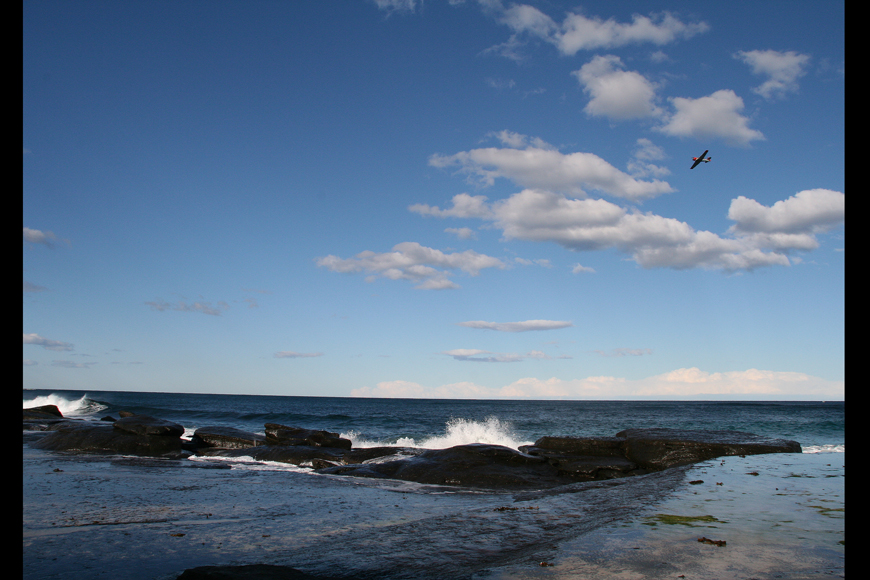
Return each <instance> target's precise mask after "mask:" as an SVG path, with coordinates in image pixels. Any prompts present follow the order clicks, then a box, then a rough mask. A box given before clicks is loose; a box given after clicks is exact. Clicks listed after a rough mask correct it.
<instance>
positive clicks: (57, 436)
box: [31, 421, 181, 456]
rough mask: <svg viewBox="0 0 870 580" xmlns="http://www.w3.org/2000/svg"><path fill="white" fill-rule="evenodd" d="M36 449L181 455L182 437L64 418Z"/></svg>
mask: <svg viewBox="0 0 870 580" xmlns="http://www.w3.org/2000/svg"><path fill="white" fill-rule="evenodd" d="M115 424H117V423H115ZM31 445H32V446H33V447H36V448H37V449H45V450H49V451H73V452H80V453H114V454H121V455H147V456H166V455H171V456H179V455H180V453H181V439H180V438H179V437H168V436H165V435H164V436H149V435H143V434H140V433H133V432H130V431H124V430H121V429H116V428H114V427H113V426H112V425H109V424H107V423H104V422H101V421H65V422H61V423H56V424H54V425H51V426H50V427H49V428H48V433H47V434H46V435H45V436H44V437H42V438H41V439H39V440H38V441H35V442H33V443H31Z"/></svg>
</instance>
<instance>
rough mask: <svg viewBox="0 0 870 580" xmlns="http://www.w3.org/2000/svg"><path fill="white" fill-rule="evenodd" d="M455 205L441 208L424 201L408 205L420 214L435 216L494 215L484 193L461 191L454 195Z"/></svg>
mask: <svg viewBox="0 0 870 580" xmlns="http://www.w3.org/2000/svg"><path fill="white" fill-rule="evenodd" d="M452 201H453V207H452V208H450V209H444V210H442V209H439V208H438V206H437V205H436V206H429V205H426V204H424V203H416V204H414V205H411V206H408V209H409V210H410V211H412V212H414V213H419V214H420V215H429V216H435V217H457V218H488V217H490V216H491V215H492V212H491V211H490V209H489V207H487V205H486V196H484V195H474V196H472V195H468V194H467V193H460V194H458V195H455V196H453V200H452Z"/></svg>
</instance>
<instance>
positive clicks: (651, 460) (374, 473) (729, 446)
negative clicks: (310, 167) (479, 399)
mask: <svg viewBox="0 0 870 580" xmlns="http://www.w3.org/2000/svg"><path fill="white" fill-rule="evenodd" d="M800 451H801V448H800V445H799V444H798V443H797V442H795V441H787V440H782V439H769V438H766V437H760V436H757V435H753V434H751V433H741V432H736V431H689V430H679V429H631V430H626V431H622V432H620V433H618V434H617V435H616V437H594V438H580V437H542V438H541V439H538V441H536V442H535V444H534V445H530V446H523V447H522V448H521V451H514V450H513V449H510V448H508V447H502V446H499V445H483V444H472V445H458V446H456V447H451V448H449V449H440V450H427V451H422V452H419V451H418V452H417V454H416V455H415V456H412V457H406V458H398V459H395V460H392V461H384V462H382V463H362V464H350V461H348V460H347V457H346V458H345V460H344V463H345V465H339V466H331V467H325V468H322V469H318V471H319V472H320V473H329V474H334V475H350V476H355V477H374V478H389V479H399V480H404V481H415V482H418V483H427V484H437V485H461V486H467V487H485V488H496V489H497V488H504V489H511V488H512V489H516V488H534V487H537V488H547V487H553V486H557V485H564V484H567V483H572V482H576V481H598V480H607V479H613V478H621V477H627V476H634V475H643V474H646V473H650V472H652V471H659V470H662V469H666V468H668V467H675V466H678V465H686V464H690V463H696V462H698V461H704V460H707V459H712V458H714V457H720V456H724V455H747V454H759V453H800ZM354 452H355V451H354ZM351 453H353V452H351ZM318 465H319V464H318Z"/></svg>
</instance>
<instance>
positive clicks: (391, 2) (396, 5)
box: [374, 0, 423, 14]
mask: <svg viewBox="0 0 870 580" xmlns="http://www.w3.org/2000/svg"><path fill="white" fill-rule="evenodd" d="M374 3H375V4H377V6H378V8H379V9H380V10H384V11H386V12H387V13H389V14H392V13H393V12H413V11H414V10H415V9H416V8H417V0H374ZM420 4H423V1H422V0H420Z"/></svg>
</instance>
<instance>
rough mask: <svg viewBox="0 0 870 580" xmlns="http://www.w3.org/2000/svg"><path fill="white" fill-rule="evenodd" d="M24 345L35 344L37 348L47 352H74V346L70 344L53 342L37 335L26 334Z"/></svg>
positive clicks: (58, 341)
mask: <svg viewBox="0 0 870 580" xmlns="http://www.w3.org/2000/svg"><path fill="white" fill-rule="evenodd" d="M24 344H35V345H37V346H41V347H42V348H44V349H46V350H57V351H67V350H72V349H73V345H72V344H70V343H68V342H62V341H60V340H51V339H48V338H45V337H42V336H39V335H38V334H36V333H32V334H24Z"/></svg>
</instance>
